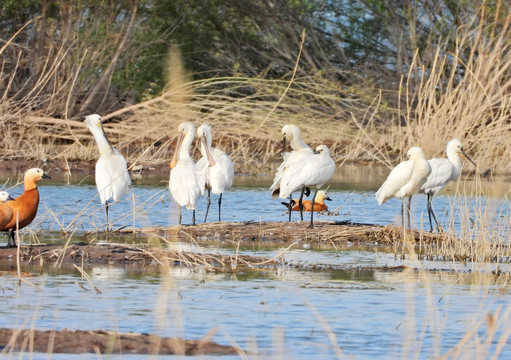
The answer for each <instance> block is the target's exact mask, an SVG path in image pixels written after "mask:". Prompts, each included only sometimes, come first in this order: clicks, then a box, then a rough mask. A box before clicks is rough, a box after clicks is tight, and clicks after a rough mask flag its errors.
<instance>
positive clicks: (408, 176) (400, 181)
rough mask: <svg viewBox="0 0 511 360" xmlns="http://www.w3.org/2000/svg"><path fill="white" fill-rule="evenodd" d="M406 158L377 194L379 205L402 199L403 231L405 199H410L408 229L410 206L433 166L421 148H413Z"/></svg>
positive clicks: (391, 173)
mask: <svg viewBox="0 0 511 360" xmlns="http://www.w3.org/2000/svg"><path fill="white" fill-rule="evenodd" d="M406 156H407V158H408V160H405V161H402V162H400V163H399V164H398V165H397V166H396V167H395V168H394V169H392V171H391V172H390V174H389V176H388V177H387V180H385V182H384V183H383V185H382V186H381V187H380V189H378V191H377V192H376V200H377V201H378V205H382V204H383V203H384V202H385V201H387V200H388V199H390V198H393V197H395V198H401V220H402V224H403V229H404V228H405V197H408V206H407V219H408V228H410V227H411V225H410V205H411V202H412V196H413V195H414V194H415V193H417V192H418V191H419V190H420V188H421V186H422V185H423V184H424V182H426V178H427V177H428V175H429V174H430V173H431V166H430V165H429V163H428V161H427V160H426V158H425V157H424V152H423V151H422V149H421V148H420V147H417V146H414V147H411V148H410V149H409V150H408V151H407V153H406Z"/></svg>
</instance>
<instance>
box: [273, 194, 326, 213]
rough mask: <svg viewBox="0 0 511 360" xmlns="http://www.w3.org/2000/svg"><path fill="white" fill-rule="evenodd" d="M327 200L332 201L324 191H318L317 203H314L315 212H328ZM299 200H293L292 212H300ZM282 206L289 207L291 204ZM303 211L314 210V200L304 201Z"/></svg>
mask: <svg viewBox="0 0 511 360" xmlns="http://www.w3.org/2000/svg"><path fill="white" fill-rule="evenodd" d="M325 200H332V199H330V198H329V197H328V196H327V195H326V193H325V192H324V191H321V190H320V191H318V194H317V195H316V201H314V211H315V212H316V211H328V207H327V206H326V204H325ZM298 201H299V199H292V200H291V206H292V207H291V211H300V205H299V204H298ZM282 205H285V206H286V207H289V203H285V202H283V203H282ZM302 205H303V211H311V210H312V200H302Z"/></svg>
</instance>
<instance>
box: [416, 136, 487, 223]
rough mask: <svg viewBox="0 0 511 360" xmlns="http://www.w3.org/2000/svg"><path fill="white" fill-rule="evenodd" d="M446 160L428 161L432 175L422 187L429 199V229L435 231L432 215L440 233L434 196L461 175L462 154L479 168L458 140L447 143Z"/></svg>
mask: <svg viewBox="0 0 511 360" xmlns="http://www.w3.org/2000/svg"><path fill="white" fill-rule="evenodd" d="M445 153H446V155H447V159H446V158H433V159H430V160H428V162H429V165H430V166H431V174H429V176H428V178H427V179H426V182H425V183H424V184H423V185H422V187H421V191H422V192H424V193H425V194H426V195H427V197H428V217H429V227H430V229H431V231H433V224H432V222H431V215H433V219H434V220H435V223H436V227H437V230H438V231H439V232H440V231H441V227H440V225H439V224H438V219H437V217H436V214H435V211H434V210H433V204H432V202H433V195H435V194H436V193H437V192H439V191H441V190H442V189H443V188H444V187H445V186H446V185H447V184H448V183H449V182H450V181H453V180H456V179H458V178H459V177H460V174H461V158H460V153H461V154H463V155H464V156H465V157H466V158H467V160H468V161H470V162H471V163H472V164H474V166H475V167H476V168H477V164H476V163H475V162H474V161H473V160H472V159H471V158H470V157H469V156H468V155H467V153H466V152H465V151H464V150H463V145H462V144H461V141H459V140H458V139H452V140H451V141H449V142H448V143H447V147H446V149H445Z"/></svg>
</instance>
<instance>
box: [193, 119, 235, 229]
mask: <svg viewBox="0 0 511 360" xmlns="http://www.w3.org/2000/svg"><path fill="white" fill-rule="evenodd" d="M197 137H198V138H199V140H200V144H201V145H200V152H201V154H202V158H200V159H199V161H197V164H196V165H195V173H196V176H197V182H198V185H199V189H200V192H201V195H204V192H205V191H206V190H207V191H208V207H207V209H206V216H205V217H204V222H206V220H207V218H208V212H209V206H210V205H211V198H210V196H211V193H213V194H219V195H220V197H219V199H218V221H221V211H222V195H223V193H224V191H225V190H227V189H230V188H231V186H232V180H233V179H234V164H233V162H232V160H231V158H230V157H229V156H228V155H227V154H226V153H225V152H223V151H222V150H220V149H217V148H211V141H212V139H211V126H209V125H208V124H202V125H201V126H199V128H198V129H197Z"/></svg>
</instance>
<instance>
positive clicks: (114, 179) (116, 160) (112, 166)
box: [84, 114, 131, 230]
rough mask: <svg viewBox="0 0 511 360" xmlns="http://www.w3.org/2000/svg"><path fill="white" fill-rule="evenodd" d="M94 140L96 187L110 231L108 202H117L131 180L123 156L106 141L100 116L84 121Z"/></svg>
mask: <svg viewBox="0 0 511 360" xmlns="http://www.w3.org/2000/svg"><path fill="white" fill-rule="evenodd" d="M84 122H85V124H86V125H87V127H88V128H89V130H90V132H91V133H92V135H93V136H94V139H95V140H96V144H97V145H98V149H99V159H98V161H97V162H96V174H95V177H96V187H97V189H98V192H99V198H100V200H101V204H103V205H105V212H106V225H107V230H110V229H111V226H110V223H109V220H108V206H109V203H108V202H109V201H110V200H113V202H117V201H119V200H120V199H121V198H122V197H123V196H124V195H126V194H127V193H128V191H129V189H130V185H131V178H130V175H129V173H128V165H127V163H126V159H124V156H122V155H121V153H119V151H117V149H115V148H114V147H113V146H112V145H111V144H110V141H108V138H107V136H106V134H105V130H104V128H103V122H102V119H101V116H99V115H98V114H93V115H89V116H87V117H86V118H85V120H84Z"/></svg>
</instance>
